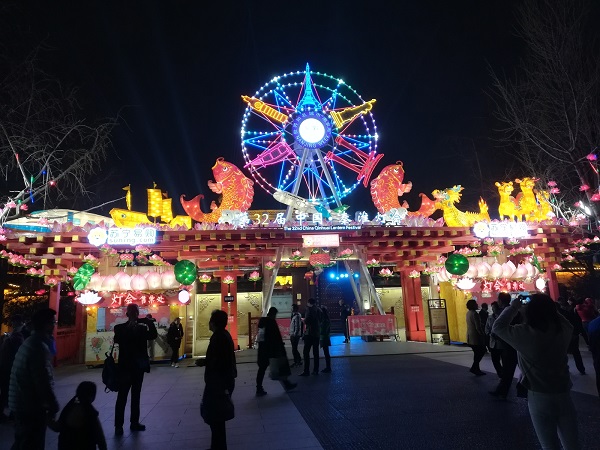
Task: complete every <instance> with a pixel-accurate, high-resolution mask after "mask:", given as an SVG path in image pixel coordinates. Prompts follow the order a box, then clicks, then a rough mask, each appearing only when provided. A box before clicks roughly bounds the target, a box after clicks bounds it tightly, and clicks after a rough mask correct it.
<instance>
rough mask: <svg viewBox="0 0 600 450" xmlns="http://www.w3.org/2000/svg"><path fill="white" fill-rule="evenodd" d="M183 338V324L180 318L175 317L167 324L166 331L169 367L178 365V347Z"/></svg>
mask: <svg viewBox="0 0 600 450" xmlns="http://www.w3.org/2000/svg"><path fill="white" fill-rule="evenodd" d="M182 338H183V326H182V325H181V319H180V318H179V317H177V318H176V319H175V320H174V321H173V322H172V323H171V325H170V326H169V331H167V343H168V344H169V346H170V347H171V352H172V353H171V367H179V347H181V339H182Z"/></svg>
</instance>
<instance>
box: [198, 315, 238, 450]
mask: <svg viewBox="0 0 600 450" xmlns="http://www.w3.org/2000/svg"><path fill="white" fill-rule="evenodd" d="M226 326H227V313H226V312H225V311H221V310H215V311H213V312H212V314H211V316H210V321H209V322H208V327H209V328H210V330H211V331H212V332H213V334H212V336H211V337H210V342H209V344H208V348H207V349H206V369H205V371H204V383H205V386H204V394H202V405H203V406H202V408H201V411H203V416H202V417H203V418H204V421H205V422H206V423H208V425H209V426H210V431H211V445H210V448H211V450H225V449H227V434H226V432H227V431H226V428H225V422H226V421H227V420H230V419H232V418H233V405H232V404H231V395H232V394H233V390H234V389H235V379H236V377H237V369H236V363H235V352H234V347H233V339H232V338H231V335H230V334H229V332H228V331H227V330H226V329H225V327H226ZM223 402H228V403H229V405H230V406H231V411H226V410H225V408H224V404H223ZM225 413H231V415H227V416H225V415H224V414H225Z"/></svg>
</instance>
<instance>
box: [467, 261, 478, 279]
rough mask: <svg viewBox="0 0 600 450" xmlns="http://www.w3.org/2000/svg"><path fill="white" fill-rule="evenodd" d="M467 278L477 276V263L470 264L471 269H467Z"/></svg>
mask: <svg viewBox="0 0 600 450" xmlns="http://www.w3.org/2000/svg"><path fill="white" fill-rule="evenodd" d="M464 277H465V278H471V279H472V278H477V265H476V264H472V263H470V264H469V270H467V273H465V275H464Z"/></svg>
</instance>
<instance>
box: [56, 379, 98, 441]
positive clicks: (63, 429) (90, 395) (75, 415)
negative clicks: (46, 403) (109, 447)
mask: <svg viewBox="0 0 600 450" xmlns="http://www.w3.org/2000/svg"><path fill="white" fill-rule="evenodd" d="M95 399H96V384H95V383H92V382H91V381H83V382H81V383H80V384H79V386H78V387H77V391H76V394H75V397H73V398H72V399H71V400H70V401H69V403H67V405H66V406H65V407H64V408H63V410H62V412H61V413H60V417H59V418H58V421H57V422H54V423H53V424H51V425H50V428H51V429H52V430H54V431H57V432H58V433H60V434H59V436H58V450H96V448H98V449H100V450H106V439H105V438H104V431H103V430H102V425H101V424H100V419H99V418H98V411H96V409H95V408H94V407H93V406H92V403H93V402H94V400H95Z"/></svg>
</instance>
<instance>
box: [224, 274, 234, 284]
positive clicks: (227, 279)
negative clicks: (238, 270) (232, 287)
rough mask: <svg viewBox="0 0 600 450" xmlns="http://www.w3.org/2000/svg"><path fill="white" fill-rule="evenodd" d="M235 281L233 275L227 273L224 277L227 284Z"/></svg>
mask: <svg viewBox="0 0 600 450" xmlns="http://www.w3.org/2000/svg"><path fill="white" fill-rule="evenodd" d="M234 282H235V278H233V277H232V276H231V275H226V276H225V277H223V283H225V284H233V283H234Z"/></svg>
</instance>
